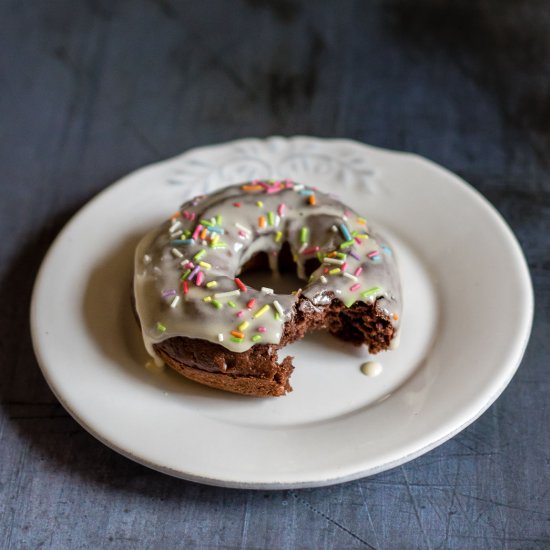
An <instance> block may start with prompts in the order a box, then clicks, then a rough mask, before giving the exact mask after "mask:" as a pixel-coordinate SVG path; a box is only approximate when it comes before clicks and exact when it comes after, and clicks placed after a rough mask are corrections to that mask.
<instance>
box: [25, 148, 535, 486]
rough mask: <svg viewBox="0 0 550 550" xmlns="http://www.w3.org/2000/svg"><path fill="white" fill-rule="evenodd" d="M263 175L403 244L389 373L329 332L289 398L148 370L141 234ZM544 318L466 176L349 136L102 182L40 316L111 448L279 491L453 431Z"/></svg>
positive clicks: (53, 273) (95, 430)
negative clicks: (135, 284)
mask: <svg viewBox="0 0 550 550" xmlns="http://www.w3.org/2000/svg"><path fill="white" fill-rule="evenodd" d="M253 178H291V179H294V180H296V181H300V182H302V183H305V184H310V185H316V186H318V187H319V188H320V189H321V190H326V191H332V192H337V193H338V194H339V195H340V196H341V199H342V200H343V201H344V202H346V203H348V204H350V205H352V206H353V207H354V208H355V209H356V210H358V211H359V212H361V213H363V214H365V215H366V216H367V217H368V219H370V220H371V221H372V222H373V223H376V224H377V225H378V227H380V228H381V229H382V230H384V231H385V233H386V234H387V236H388V238H389V239H391V240H390V242H392V243H393V245H394V249H395V250H396V253H397V258H398V260H399V263H400V268H401V275H402V282H403V292H404V302H405V305H404V311H403V316H402V338H401V345H400V347H399V349H397V350H395V351H391V352H387V353H383V354H380V355H378V356H377V361H378V362H380V363H381V364H382V366H383V371H382V373H381V374H380V375H379V376H377V377H367V376H365V375H363V374H362V373H361V371H360V368H359V367H360V365H361V363H363V362H364V361H366V360H367V359H368V358H369V356H368V354H367V352H366V351H365V350H362V349H357V348H354V347H353V346H348V345H346V344H342V343H341V342H340V341H338V340H336V339H334V338H332V337H330V336H327V335H325V334H320V333H318V334H314V335H311V336H308V337H306V339H305V340H304V341H301V342H299V343H296V344H293V345H292V346H289V347H288V348H286V351H288V353H289V354H291V355H294V356H295V361H294V364H295V367H296V370H295V372H294V375H293V377H292V386H293V387H294V391H293V392H292V393H290V394H289V395H287V396H285V397H282V398H271V399H269V398H265V399H259V398H247V397H242V396H238V395H232V394H227V393H224V392H221V391H218V390H214V389H210V388H207V387H203V386H200V385H198V384H195V383H193V382H190V381H187V380H186V379H184V378H183V377H180V376H179V375H177V374H175V373H173V372H172V371H170V370H158V369H154V368H151V366H149V367H146V366H145V365H146V363H147V355H146V353H145V351H144V348H143V344H142V342H141V339H140V333H139V330H138V328H137V326H136V323H135V321H134V319H133V316H132V310H131V305H130V286H131V281H132V269H133V267H132V264H133V252H134V247H135V245H136V243H137V241H138V240H139V238H140V237H141V236H142V235H143V234H144V233H145V232H146V231H148V230H149V229H151V228H152V227H155V226H156V225H158V224H159V223H160V222H161V221H163V220H164V219H165V218H167V217H168V216H169V215H171V214H172V213H173V211H174V210H175V209H177V207H178V206H179V205H180V203H182V202H183V201H185V200H186V199H189V198H190V197H192V196H194V195H196V194H202V193H208V192H210V191H213V190H215V189H217V188H219V187H222V186H224V185H227V184H230V183H234V182H240V181H245V180H248V179H253ZM268 286H269V285H268ZM532 314H533V295H532V287H531V282H530V278H529V273H528V269H527V266H526V263H525V260H524V258H523V255H522V253H521V250H520V248H519V246H518V243H517V241H516V239H515V238H514V236H513V234H512V232H511V231H510V229H509V228H508V226H507V225H506V224H505V223H504V221H503V220H502V218H501V217H500V216H499V215H498V214H497V212H496V211H495V209H494V208H493V207H492V206H491V205H490V204H489V203H488V202H487V201H486V200H485V199H483V198H482V197H481V195H479V194H478V193H477V192H476V191H475V190H473V189H472V188H471V187H470V186H469V185H468V184H466V183H465V182H463V181H462V180H460V179H459V178H458V177H456V176H455V175H453V174H451V173H449V172H448V171H446V170H445V169H443V168H441V167H439V166H436V165H435V164H433V163H432V162H429V161H427V160H425V159H422V158H420V157H417V156H414V155H410V154H404V153H396V152H391V151H385V150H382V149H375V148H372V147H368V146H366V145H363V144H360V143H357V142H353V141H348V140H323V139H315V138H308V137H294V138H290V139H285V138H281V137H273V138H269V139H266V140H258V139H245V140H240V141H234V142H230V143H225V144H221V145H215V146H211V147H205V148H200V149H194V150H191V151H189V152H187V153H185V154H183V155H181V156H178V157H176V158H174V159H171V160H168V161H165V162H161V163H159V164H155V165H153V166H150V167H147V168H144V169H142V170H138V171H137V172H135V173H133V174H130V175H129V176H127V177H125V178H124V179H122V180H121V181H119V182H117V183H115V184H113V185H112V186H110V187H109V188H107V189H106V190H105V191H103V192H102V193H100V194H99V195H98V196H97V197H96V198H94V199H93V200H92V201H90V203H89V204H87V205H86V206H85V207H84V208H83V209H82V210H81V211H80V212H78V214H76V215H75V216H74V218H73V219H72V220H71V221H70V222H69V223H68V224H67V226H66V227H65V228H64V229H63V231H62V232H61V233H60V235H59V236H58V238H57V239H56V241H55V243H54V244H53V245H52V247H51V249H50V251H49V253H48V255H47V256H46V258H45V260H44V263H43V265H42V268H41V270H40V273H39V275H38V278H37V281H36V285H35V289H34V295H33V301H32V311H31V324H32V335H33V342H34V347H35V351H36V355H37V357H38V361H39V363H40V366H41V368H42V371H43V373H44V376H45V377H46V379H47V381H48V383H49V385H50V387H51V388H52V390H53V391H54V393H55V395H56V396H57V398H58V399H59V400H60V402H61V403H62V404H63V406H64V407H65V408H66V409H67V410H68V411H69V412H70V413H71V414H72V415H73V416H74V417H75V418H76V420H77V421H78V422H80V424H82V426H84V428H86V429H87V430H88V431H89V432H90V433H92V434H93V435H94V436H95V437H96V438H98V439H99V440H100V441H102V442H103V443H105V444H106V445H108V446H110V447H111V448H113V449H115V450H116V451H118V452H120V453H122V454H123V455H125V456H127V457H129V458H131V459H133V460H136V461H138V462H140V463H142V464H145V465H147V466H150V467H151V468H155V469H157V470H160V471H162V472H165V473H167V474H170V475H174V476H178V477H182V478H186V479H190V480H194V481H199V482H203V483H208V484H212V485H220V486H228V487H245V488H257V489H260V488H271V489H281V488H290V487H313V486H322V485H329V484H333V483H337V482H342V481H346V480H351V479H356V478H360V477H363V476H366V475H369V474H373V473H376V472H380V471H383V470H386V469H389V468H392V467H394V466H397V465H399V464H402V463H404V462H406V461H409V460H411V459H413V458H415V457H417V456H419V455H421V454H422V453H425V452H427V451H429V450H430V449H432V448H433V447H435V446H436V445H439V444H440V443H442V442H444V441H445V440H447V439H449V438H450V437H452V436H453V435H454V434H456V433H457V432H459V431H460V430H462V429H463V428H464V427H466V426H467V425H468V424H470V423H471V422H472V421H473V420H475V419H476V418H477V417H478V416H479V415H480V414H481V413H482V412H483V411H484V410H485V409H486V408H487V407H489V405H491V403H493V401H494V400H495V399H496V398H497V397H498V396H499V394H500V393H501V392H502V391H503V390H504V388H505V387H506V385H507V384H508V382H509V381H510V379H511V377H512V376H513V374H514V372H515V371H516V369H517V367H518V365H519V363H520V360H521V357H522V355H523V352H524V349H525V346H526V344H527V340H528V337H529V333H530V329H531V322H532Z"/></svg>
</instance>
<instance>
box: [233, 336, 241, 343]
mask: <svg viewBox="0 0 550 550" xmlns="http://www.w3.org/2000/svg"><path fill="white" fill-rule="evenodd" d="M230 340H231V341H232V342H235V343H237V344H242V343H243V339H242V338H237V337H236V336H231V338H230Z"/></svg>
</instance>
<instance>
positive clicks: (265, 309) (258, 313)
mask: <svg viewBox="0 0 550 550" xmlns="http://www.w3.org/2000/svg"><path fill="white" fill-rule="evenodd" d="M268 311H269V304H265V305H264V306H262V307H261V308H260V309H259V310H258V311H257V312H256V313H254V319H257V318H258V317H261V316H262V315H263V314H264V313H267V312H268Z"/></svg>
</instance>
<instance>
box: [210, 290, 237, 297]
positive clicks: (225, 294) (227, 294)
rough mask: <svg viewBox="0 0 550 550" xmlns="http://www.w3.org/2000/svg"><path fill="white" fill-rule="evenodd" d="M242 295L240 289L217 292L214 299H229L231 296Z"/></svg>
mask: <svg viewBox="0 0 550 550" xmlns="http://www.w3.org/2000/svg"><path fill="white" fill-rule="evenodd" d="M240 293H241V291H240V290H239V289H235V290H230V291H228V292H216V294H214V298H229V297H230V296H238V295H239V294H240Z"/></svg>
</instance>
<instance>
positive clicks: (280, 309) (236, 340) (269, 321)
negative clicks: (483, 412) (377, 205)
mask: <svg viewBox="0 0 550 550" xmlns="http://www.w3.org/2000/svg"><path fill="white" fill-rule="evenodd" d="M266 257H267V259H268V263H269V266H270V268H271V269H272V270H273V271H275V272H277V270H278V269H279V268H280V267H281V264H283V263H292V261H293V262H294V263H295V265H296V268H297V274H298V276H299V277H300V278H302V279H304V280H306V281H307V283H306V284H305V285H304V288H303V289H297V290H296V291H295V292H293V293H292V294H277V293H275V292H274V291H273V290H272V289H270V288H265V287H262V288H260V289H256V288H252V287H251V286H248V285H247V284H246V268H247V267H249V266H251V265H253V264H254V262H258V261H259V260H260V259H261V258H264V259H265V258H266ZM243 268H244V269H245V270H244V271H243ZM308 276H309V277H308ZM133 290H134V300H135V310H136V313H137V317H138V320H139V323H140V325H141V330H142V334H143V339H144V343H145V347H146V348H147V351H148V352H149V354H150V355H151V356H152V357H153V358H155V360H156V361H157V362H165V363H166V364H167V365H169V366H170V367H172V368H173V369H174V370H176V371H177V372H179V373H180V374H182V375H184V376H186V377H187V378H190V379H192V380H195V381H197V382H200V383H202V384H206V385H208V386H212V387H215V388H219V389H222V390H226V391H231V392H235V393H240V394H245V395H254V396H279V395H283V394H285V393H286V392H287V391H290V390H291V389H292V388H291V386H290V384H289V377H290V375H291V373H292V370H293V366H292V358H291V357H287V358H285V359H284V360H283V361H281V362H280V363H279V362H278V359H277V351H278V350H279V349H280V348H281V347H283V346H285V345H286V344H289V343H290V342H293V341H295V340H298V339H300V338H302V337H303V336H304V334H305V333H306V332H307V331H309V330H315V329H328V330H329V331H330V332H331V333H332V334H333V335H335V336H337V337H339V338H341V339H343V340H346V341H349V342H351V343H352V344H355V345H362V344H366V345H367V346H368V349H369V352H370V353H377V352H379V351H381V350H386V349H388V348H390V347H392V345H394V344H395V343H396V342H397V339H398V332H399V323H400V314H401V301H400V282H399V277H398V272H397V267H396V262H395V258H394V255H393V252H392V250H391V248H390V247H389V246H388V244H387V243H386V242H385V241H384V240H383V239H382V238H381V237H380V236H379V235H378V234H376V233H375V232H373V231H372V228H371V227H370V226H368V225H367V221H366V220H365V218H363V217H361V216H360V215H358V214H357V213H355V212H354V211H353V210H352V209H350V208H348V207H347V206H345V205H344V204H342V203H341V202H340V201H339V200H337V199H336V198H335V197H333V196H331V195H328V194H325V193H322V192H320V191H319V190H317V189H315V188H314V187H308V186H305V185H300V184H298V183H295V182H292V181H290V180H283V181H272V180H270V181H258V180H254V181H252V182H247V183H243V184H239V185H232V186H229V187H226V188H224V189H222V190H220V191H217V192H215V193H212V194H210V195H202V196H198V197H195V198H194V199H192V200H191V201H189V202H186V203H185V204H183V205H182V206H181V208H180V210H179V211H178V212H176V213H175V214H174V215H173V216H172V217H171V218H170V219H169V220H167V221H166V222H165V223H164V224H163V225H162V226H161V227H160V228H158V229H155V230H153V231H151V232H150V233H148V234H147V235H146V236H145V237H144V238H143V239H142V240H141V242H140V243H139V245H138V247H137V249H136V254H135V272H134V289H133Z"/></svg>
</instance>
